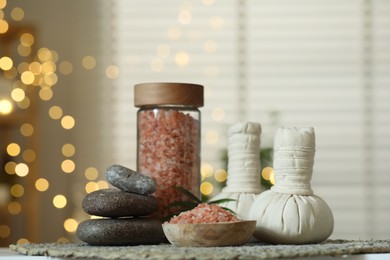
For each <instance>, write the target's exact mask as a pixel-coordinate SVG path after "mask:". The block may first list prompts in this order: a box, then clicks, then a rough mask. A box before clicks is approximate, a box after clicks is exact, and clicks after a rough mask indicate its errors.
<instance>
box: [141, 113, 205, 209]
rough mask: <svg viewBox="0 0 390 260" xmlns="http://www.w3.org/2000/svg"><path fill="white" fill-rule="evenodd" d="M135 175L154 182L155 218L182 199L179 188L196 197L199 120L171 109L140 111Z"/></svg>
mask: <svg viewBox="0 0 390 260" xmlns="http://www.w3.org/2000/svg"><path fill="white" fill-rule="evenodd" d="M138 124H139V126H138V129H139V136H138V141H139V147H138V149H139V151H138V155H139V156H138V171H139V172H142V173H143V174H146V175H149V176H150V177H152V178H154V179H155V181H156V183H157V191H156V192H155V193H154V195H155V196H156V198H157V199H158V201H159V210H158V213H157V214H158V215H160V216H163V215H166V214H170V213H173V210H174V209H172V210H171V211H169V212H164V208H165V207H166V206H167V205H169V204H170V203H172V202H175V201H182V200H184V199H185V195H183V193H181V192H180V191H178V190H176V189H175V188H174V187H175V186H181V187H184V188H186V189H188V190H190V191H191V192H192V193H194V194H197V195H199V185H200V183H199V182H200V178H199V172H200V169H199V161H200V158H199V157H200V155H199V153H200V148H199V120H197V119H195V118H193V117H192V116H191V115H190V114H186V113H183V112H181V111H177V110H174V109H158V110H143V111H140V112H139V114H138Z"/></svg>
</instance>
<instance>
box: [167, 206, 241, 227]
mask: <svg viewBox="0 0 390 260" xmlns="http://www.w3.org/2000/svg"><path fill="white" fill-rule="evenodd" d="M237 221H240V219H239V218H237V216H235V215H234V214H233V213H231V212H230V211H228V210H224V209H223V208H221V207H220V206H218V205H216V204H207V203H202V204H199V205H198V206H197V207H195V208H194V209H192V210H189V211H184V212H182V213H180V214H179V215H178V216H174V217H173V218H171V220H170V221H168V222H165V223H164V224H199V223H220V222H237Z"/></svg>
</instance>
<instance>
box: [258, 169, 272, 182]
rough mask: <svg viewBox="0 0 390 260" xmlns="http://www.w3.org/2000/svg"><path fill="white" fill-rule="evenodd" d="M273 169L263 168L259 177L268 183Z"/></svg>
mask: <svg viewBox="0 0 390 260" xmlns="http://www.w3.org/2000/svg"><path fill="white" fill-rule="evenodd" d="M273 171H274V169H273V168H272V167H264V168H263V170H262V171H261V177H263V179H264V180H267V181H269V180H270V178H271V174H273Z"/></svg>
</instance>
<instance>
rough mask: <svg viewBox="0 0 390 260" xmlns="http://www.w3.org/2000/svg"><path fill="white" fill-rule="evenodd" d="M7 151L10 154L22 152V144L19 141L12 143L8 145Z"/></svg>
mask: <svg viewBox="0 0 390 260" xmlns="http://www.w3.org/2000/svg"><path fill="white" fill-rule="evenodd" d="M7 153H8V154H9V155H10V156H17V155H19V153H20V146H19V145H18V144H17V143H10V144H8V145H7Z"/></svg>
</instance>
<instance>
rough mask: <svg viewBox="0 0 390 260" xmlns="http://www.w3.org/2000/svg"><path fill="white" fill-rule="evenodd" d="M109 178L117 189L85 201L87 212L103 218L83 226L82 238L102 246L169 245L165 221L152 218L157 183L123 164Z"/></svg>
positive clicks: (79, 232) (112, 169) (80, 228)
mask: <svg viewBox="0 0 390 260" xmlns="http://www.w3.org/2000/svg"><path fill="white" fill-rule="evenodd" d="M106 179H107V180H108V182H109V183H110V184H111V185H113V186H114V187H116V188H109V189H102V190H97V191H95V192H92V193H89V194H88V195H86V196H85V198H84V199H83V202H82V207H83V209H84V211H85V212H86V213H88V214H90V215H94V216H99V217H103V218H96V219H89V220H86V221H84V222H82V223H80V224H79V226H78V228H77V236H78V237H79V239H80V240H82V241H84V242H86V243H88V244H91V245H100V246H109V245H118V246H119V245H141V244H159V243H162V242H165V241H166V238H165V236H164V233H163V230H162V226H161V221H160V220H158V219H153V218H150V217H148V215H150V214H151V213H153V212H155V211H156V210H157V200H156V198H155V197H154V196H152V195H151V194H152V193H153V192H155V190H156V183H155V181H154V180H153V179H152V178H150V177H148V176H146V175H143V174H140V173H137V172H134V171H132V170H130V169H128V168H126V167H123V166H120V165H112V166H110V167H109V168H108V169H107V172H106Z"/></svg>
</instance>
